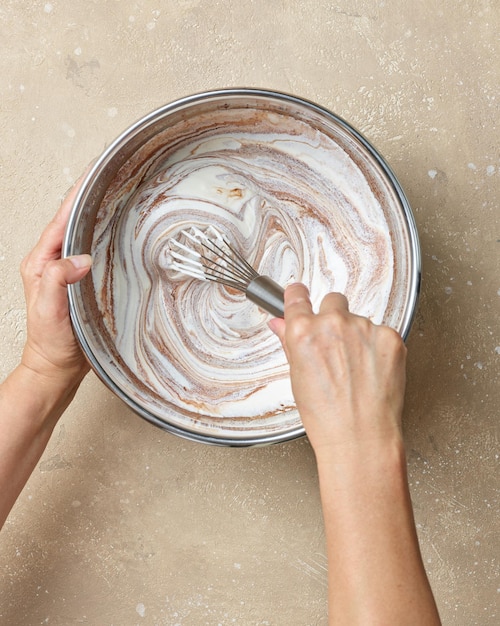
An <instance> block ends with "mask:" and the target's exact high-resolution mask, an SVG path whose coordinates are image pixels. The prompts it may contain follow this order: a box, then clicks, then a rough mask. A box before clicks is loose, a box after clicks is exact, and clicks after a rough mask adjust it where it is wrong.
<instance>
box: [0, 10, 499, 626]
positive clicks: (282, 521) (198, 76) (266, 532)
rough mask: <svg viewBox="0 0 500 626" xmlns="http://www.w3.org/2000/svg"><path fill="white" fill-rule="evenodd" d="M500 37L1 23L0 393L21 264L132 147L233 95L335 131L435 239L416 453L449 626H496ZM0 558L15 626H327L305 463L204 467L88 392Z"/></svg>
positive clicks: (86, 388)
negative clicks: (387, 171)
mask: <svg viewBox="0 0 500 626" xmlns="http://www.w3.org/2000/svg"><path fill="white" fill-rule="evenodd" d="M499 29H500V7H499V5H498V2H496V1H495V0H476V1H475V2H467V1H462V0H460V1H457V0H442V1H439V2H438V1H436V0H421V1H420V2H418V3H409V2H408V3H403V4H402V3H401V2H400V1H396V0H387V1H385V2H371V1H368V0H350V1H349V2H346V1H345V0H338V1H337V2H327V1H326V0H315V1H314V2H313V1H312V0H309V1H302V0H300V1H299V0H289V1H287V2H285V1H276V2H269V1H267V0H253V1H251V0H249V1H248V2H245V3H240V2H235V1H234V2H232V1H230V0H218V1H216V2H203V1H202V0H175V1H174V0H164V1H163V2H155V1H153V0H143V1H141V0H139V1H132V0H123V1H118V0H108V1H106V2H97V1H88V2H83V1H82V0H74V1H71V2H70V1H69V0H68V1H66V2H64V1H62V0H52V1H51V2H44V1H43V0H42V1H36V0H34V1H32V2H29V3H28V2H21V1H20V0H4V1H3V2H2V3H1V5H0V52H1V54H0V74H1V76H2V80H1V81H0V134H1V138H2V139H1V147H0V173H1V177H0V185H1V193H0V198H1V211H2V226H1V230H0V269H1V271H0V337H1V342H0V349H1V359H0V370H1V371H0V373H1V375H2V376H4V375H6V374H7V373H8V371H9V370H10V369H11V368H12V367H13V366H14V365H15V364H16V362H17V359H18V358H19V355H20V351H21V348H22V345H23V340H24V336H25V313H24V302H23V295H22V287H21V282H20V278H19V274H18V266H19V263H20V261H21V259H22V257H23V255H24V254H26V253H27V252H28V250H29V249H30V248H31V247H32V245H33V244H34V243H35V241H36V239H37V237H38V235H39V233H40V232H41V230H42V228H43V227H44V225H45V224H46V223H47V222H48V220H49V219H50V217H51V216H52V214H53V213H54V211H55V210H56V208H57V206H58V204H59V201H60V198H61V197H62V196H63V194H64V193H65V191H66V189H67V188H68V186H69V185H70V184H71V182H72V181H73V180H74V179H75V178H77V177H78V176H79V174H80V173H81V172H82V171H83V169H84V168H85V166H86V164H87V163H88V162H89V161H90V160H91V159H93V158H94V157H95V156H96V155H98V154H99V153H100V152H101V151H102V150H103V148H104V147H105V146H106V145H107V144H109V143H110V142H111V141H112V140H113V139H114V138H115V137H116V136H117V135H118V134H119V133H120V132H121V131H122V130H124V129H125V128H126V127H127V126H128V125H129V124H130V123H132V122H133V121H135V120H136V119H137V118H139V117H141V116H142V115H143V114H145V113H147V112H148V111H150V110H152V109H154V108H155V107H157V106H159V105H162V104H165V103H167V102H170V101H172V100H174V99H176V98H178V97H181V96H184V95H188V94H191V93H194V92H199V91H203V90H205V89H213V88H218V87H232V86H252V87H266V88H271V89H278V90H283V91H287V92H291V93H294V94H297V95H299V96H303V97H305V98H308V99H311V100H314V101H316V102H318V103H319V104H321V105H324V106H326V107H328V108H330V109H331V110H333V111H334V112H336V113H337V114H339V115H341V116H342V117H344V118H345V119H347V120H348V121H349V122H351V123H352V124H353V125H354V126H356V127H357V128H358V129H359V130H361V131H362V132H363V133H364V134H365V135H366V137H367V138H368V139H369V140H371V141H372V142H373V143H374V145H375V146H376V147H377V148H378V149H379V151H380V152H381V153H382V154H383V155H384V156H385V157H386V159H387V160H388V162H389V163H390V164H391V166H392V167H393V169H394V171H395V173H396V175H397V176H398V178H399V179H400V182H401V183H402V185H403V187H404V189H405V190H406V192H407V195H408V197H409V200H410V203H411V205H412V207H413V209H414V212H415V217H416V221H417V224H418V228H419V232H420V236H421V244H422V256H423V285H422V296H421V302H420V308H419V312H418V316H417V319H416V321H415V324H414V328H413V330H412V333H411V335H410V338H409V341H408V347H409V367H408V393H407V403H406V410H405V437H406V442H407V447H408V462H409V476H410V482H411V490H412V497H413V501H414V507H415V515H416V520H417V524H418V530H419V534H420V539H421V545H422V551H423V555H424V560H425V564H426V567H427V570H428V573H429V576H430V579H431V582H432V585H433V588H434V591H435V594H436V598H437V601H438V604H439V607H440V611H441V614H442V618H443V622H444V623H445V624H450V625H451V624H453V625H454V626H473V625H477V626H494V625H496V624H498V623H499V621H500V611H499V610H498V609H497V606H498V601H499V593H498V592H499V587H500V584H499V580H498V568H499V564H498V546H499V522H498V519H499V511H498V483H499V480H498V416H499V408H498V407H499V405H500V387H499V370H500V367H499V365H500V336H499V335H500V333H499V327H500V315H499V311H500V271H499V270H500V263H499V257H500V254H499V252H500V224H499V208H498V197H499V183H498V181H499V167H500V163H499V148H498V144H499V142H498V128H497V126H496V123H497V119H498V116H499V100H498V84H499V78H500V75H499V74H500V73H499V69H498V67H499V66H498V55H499V45H498V32H499ZM0 551H1V554H2V567H1V568H0V598H1V602H0V624H2V626H3V625H4V624H5V625H7V626H34V625H35V624H51V625H53V626H68V625H69V624H90V625H95V626H107V625H109V626H111V625H116V626H118V625H120V626H124V625H126V626H128V625H135V624H154V625H165V626H174V625H182V626H202V625H205V624H206V625H210V626H212V625H217V624H220V625H222V626H228V625H230V624H259V625H283V626H290V625H304V626H311V625H313V624H314V625H324V624H326V623H327V618H326V559H325V548H324V534H323V526H322V517H321V511H320V506H319V497H318V489H317V482H316V474H315V466H314V459H313V455H312V452H311V449H310V446H309V444H308V442H307V441H306V440H299V441H295V442H293V443H288V444H284V445H279V446H274V447H270V448H261V449H247V450H237V449H226V448H211V447H207V446H203V445H201V444H195V443H189V442H186V441H183V440H181V439H178V438H176V437H174V436H171V435H168V434H166V433H163V432H162V431H160V430H158V429H156V428H154V427H153V426H150V425H149V424H147V423H145V422H144V421H142V420H141V419H140V418H138V417H136V416H135V415H134V414H132V413H131V412H130V411H129V410H128V409H127V408H125V407H124V405H123V404H122V403H121V402H120V401H119V400H118V399H116V398H115V397H114V396H113V395H112V394H111V393H110V392H109V391H108V390H107V389H106V388H104V387H103V385H102V384H101V383H100V382H99V381H98V380H97V379H96V377H95V376H93V375H89V376H88V378H87V380H86V381H85V383H84V385H83V386H82V388H81V390H80V392H79V394H78V396H77V398H76V400H75V402H74V404H73V405H72V406H71V407H70V409H69V410H68V411H67V413H66V414H65V416H64V417H63V419H62V420H61V422H60V424H59V425H58V427H57V429H56V432H55V434H54V437H53V440H52V441H51V443H50V446H49V448H48V449H47V450H46V453H45V455H44V456H43V458H42V459H41V461H40V463H39V465H38V467H37V469H36V470H35V472H34V474H33V476H32V478H31V480H30V482H29V484H28V485H27V487H26V489H25V491H24V492H23V494H22V495H21V497H20V499H19V500H18V502H17V504H16V506H15V508H14V510H13V511H12V514H11V516H10V518H9V519H8V521H7V523H6V525H5V527H4V529H3V531H2V533H1V534H0Z"/></svg>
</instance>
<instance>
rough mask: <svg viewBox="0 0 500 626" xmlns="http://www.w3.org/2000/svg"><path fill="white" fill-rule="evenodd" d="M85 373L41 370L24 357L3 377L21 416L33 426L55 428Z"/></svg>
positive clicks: (35, 427) (33, 427)
mask: <svg viewBox="0 0 500 626" xmlns="http://www.w3.org/2000/svg"><path fill="white" fill-rule="evenodd" d="M84 376H85V374H84V373H83V372H82V371H80V370H79V371H78V372H64V373H61V372H59V375H57V372H56V371H55V370H53V371H48V372H43V373H42V372H39V371H37V370H35V369H33V368H31V367H30V365H28V364H26V363H24V362H23V361H21V363H20V364H19V365H18V366H17V367H16V368H15V370H14V371H13V372H12V373H11V374H10V376H9V377H8V378H7V379H6V380H5V381H4V383H3V385H5V387H6V393H7V394H8V395H9V396H10V397H11V398H12V399H13V404H14V402H15V403H17V410H15V409H14V410H15V412H16V413H17V414H18V416H19V419H20V420H22V418H23V417H24V416H26V417H27V419H28V423H27V424H26V426H27V427H28V428H30V429H31V428H32V429H34V430H38V429H44V428H47V427H48V428H49V430H52V428H53V427H54V426H55V425H56V423H57V421H58V419H59V417H60V416H61V415H62V413H63V412H64V410H65V409H66V408H67V406H68V405H69V403H70V402H71V400H72V399H73V397H74V395H75V393H76V391H77V389H78V387H79V386H80V383H81V381H82V380H83V378H84Z"/></svg>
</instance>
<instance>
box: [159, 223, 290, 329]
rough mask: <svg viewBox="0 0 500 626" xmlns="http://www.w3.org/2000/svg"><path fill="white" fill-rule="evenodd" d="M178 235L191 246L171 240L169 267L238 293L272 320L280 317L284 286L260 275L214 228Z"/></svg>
mask: <svg viewBox="0 0 500 626" xmlns="http://www.w3.org/2000/svg"><path fill="white" fill-rule="evenodd" d="M181 234H182V235H184V237H185V238H186V239H187V240H189V241H190V242H192V243H193V244H194V247H191V246H189V245H186V244H184V243H181V242H180V241H178V240H177V239H170V240H169V245H170V254H171V257H172V261H171V262H170V265H169V268H170V269H172V270H177V271H179V272H181V273H182V274H184V275H186V276H191V277H192V278H197V279H198V280H210V281H214V282H216V283H220V284H222V285H226V286H227V287H232V288H233V289H236V290H238V291H241V292H242V293H244V294H245V296H246V297H247V298H248V299H249V300H250V301H251V302H253V303H254V304H257V305H258V306H260V307H261V308H263V309H264V310H265V311H267V312H268V313H270V314H271V315H274V316H275V317H283V315H284V313H283V311H284V304H283V293H284V290H283V287H281V286H280V285H278V283H276V282H275V281H274V280H273V279H272V278H270V277H269V276H261V275H260V274H259V273H258V272H256V271H255V270H254V268H253V267H252V266H251V265H250V263H248V261H247V260H246V259H245V258H244V257H243V256H242V255H241V254H240V253H239V252H238V251H237V250H235V249H234V248H233V246H231V244H230V243H229V242H228V241H227V239H226V238H225V237H224V236H223V235H222V234H221V233H220V232H219V231H218V230H217V229H216V228H214V227H213V226H209V227H208V228H207V230H206V231H205V232H203V231H201V230H199V229H198V228H196V227H194V226H193V227H191V229H190V230H183V231H181Z"/></svg>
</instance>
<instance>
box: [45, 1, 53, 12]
mask: <svg viewBox="0 0 500 626" xmlns="http://www.w3.org/2000/svg"><path fill="white" fill-rule="evenodd" d="M53 9H54V7H53V6H52V4H50V2H46V3H45V6H44V7H43V10H44V11H45V13H52V11H53Z"/></svg>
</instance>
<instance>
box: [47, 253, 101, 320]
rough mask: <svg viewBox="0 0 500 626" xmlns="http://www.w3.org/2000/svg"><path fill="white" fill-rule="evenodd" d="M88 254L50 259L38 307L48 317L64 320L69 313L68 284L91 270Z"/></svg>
mask: <svg viewBox="0 0 500 626" xmlns="http://www.w3.org/2000/svg"><path fill="white" fill-rule="evenodd" d="M91 264H92V259H91V257H90V255H88V254H82V255H79V256H74V257H69V258H67V259H59V260H57V261H50V262H49V263H47V265H46V266H45V269H44V272H43V274H42V277H41V280H40V288H39V292H38V299H37V307H38V310H39V311H41V312H42V311H43V314H44V315H45V316H46V317H47V319H54V320H57V321H60V320H63V319H65V318H66V317H67V315H68V291H67V286H68V285H71V284H73V283H76V282H78V281H79V280H81V279H82V278H83V277H84V276H85V275H86V274H87V273H88V271H89V269H90V267H91Z"/></svg>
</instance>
